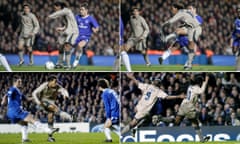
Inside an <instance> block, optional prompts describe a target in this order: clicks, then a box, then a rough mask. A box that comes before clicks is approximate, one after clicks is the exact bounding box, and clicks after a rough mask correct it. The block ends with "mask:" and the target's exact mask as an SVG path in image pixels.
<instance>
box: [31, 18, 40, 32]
mask: <svg viewBox="0 0 240 144" xmlns="http://www.w3.org/2000/svg"><path fill="white" fill-rule="evenodd" d="M32 20H33V25H34V29H33V33H34V34H37V33H38V32H39V29H40V26H39V22H38V20H37V18H36V16H35V15H32Z"/></svg>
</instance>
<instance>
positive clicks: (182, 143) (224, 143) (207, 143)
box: [122, 141, 240, 144]
mask: <svg viewBox="0 0 240 144" xmlns="http://www.w3.org/2000/svg"><path fill="white" fill-rule="evenodd" d="M153 143H157V142H153ZM153 143H152V144H153ZM122 144H136V143H133V142H132V143H122ZM139 144H151V142H142V143H139ZM158 144H203V143H201V142H158ZM205 144H240V142H239V141H225V142H219V141H216V142H206V143H205Z"/></svg>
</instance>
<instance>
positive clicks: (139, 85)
mask: <svg viewBox="0 0 240 144" xmlns="http://www.w3.org/2000/svg"><path fill="white" fill-rule="evenodd" d="M146 87H147V84H144V83H141V82H139V83H138V88H139V89H141V90H142V91H144V90H145V89H146Z"/></svg>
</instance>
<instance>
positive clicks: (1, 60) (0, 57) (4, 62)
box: [0, 53, 12, 72]
mask: <svg viewBox="0 0 240 144" xmlns="http://www.w3.org/2000/svg"><path fill="white" fill-rule="evenodd" d="M0 63H1V64H2V65H3V67H4V68H5V69H6V70H7V71H8V72H12V69H11V67H10V66H9V64H8V62H7V59H6V57H5V56H4V55H2V54H1V53H0Z"/></svg>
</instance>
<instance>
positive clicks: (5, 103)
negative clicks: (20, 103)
mask: <svg viewBox="0 0 240 144" xmlns="http://www.w3.org/2000/svg"><path fill="white" fill-rule="evenodd" d="M5 105H7V95H4V96H3V98H2V101H1V106H5Z"/></svg>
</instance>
